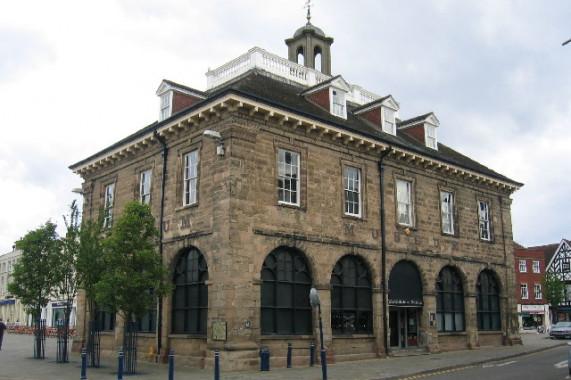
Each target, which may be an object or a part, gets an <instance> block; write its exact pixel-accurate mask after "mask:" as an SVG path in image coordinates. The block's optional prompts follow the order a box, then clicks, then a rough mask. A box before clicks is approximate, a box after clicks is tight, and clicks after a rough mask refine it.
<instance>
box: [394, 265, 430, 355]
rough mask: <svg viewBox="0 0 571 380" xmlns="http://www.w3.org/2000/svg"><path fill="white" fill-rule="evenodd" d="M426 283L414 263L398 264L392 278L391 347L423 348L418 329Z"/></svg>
mask: <svg viewBox="0 0 571 380" xmlns="http://www.w3.org/2000/svg"><path fill="white" fill-rule="evenodd" d="M422 305H423V299H422V280H421V278H420V274H419V272H418V269H417V268H416V266H415V265H414V264H413V263H412V262H411V261H406V260H402V261H399V262H398V263H396V264H395V266H394V267H393V269H392V270H391V273H390V276H389V328H390V335H389V339H390V346H391V347H399V348H406V347H411V346H412V347H414V346H418V345H419V339H418V338H419V337H418V326H419V325H420V318H421V316H422Z"/></svg>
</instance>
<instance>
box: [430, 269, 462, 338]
mask: <svg viewBox="0 0 571 380" xmlns="http://www.w3.org/2000/svg"><path fill="white" fill-rule="evenodd" d="M464 320H465V318H464V287H463V286H462V279H461V278H460V275H459V274H458V270H457V269H455V268H453V267H451V266H445V267H444V268H442V270H441V271H440V273H438V277H437V278H436V325H437V327H438V331H441V332H450V331H464V330H465V327H464Z"/></svg>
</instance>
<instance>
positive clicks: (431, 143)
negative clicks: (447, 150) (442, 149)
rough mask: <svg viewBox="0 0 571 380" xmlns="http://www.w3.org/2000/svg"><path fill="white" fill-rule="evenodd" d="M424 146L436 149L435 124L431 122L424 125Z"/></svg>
mask: <svg viewBox="0 0 571 380" xmlns="http://www.w3.org/2000/svg"><path fill="white" fill-rule="evenodd" d="M424 134H425V140H426V141H425V143H426V146H427V147H429V148H432V149H438V140H437V139H436V126H434V125H432V124H425V125H424Z"/></svg>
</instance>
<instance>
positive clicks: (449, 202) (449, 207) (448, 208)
mask: <svg viewBox="0 0 571 380" xmlns="http://www.w3.org/2000/svg"><path fill="white" fill-rule="evenodd" d="M440 210H441V215H442V232H443V233H445V234H448V235H454V194H452V193H451V192H449V191H441V192H440Z"/></svg>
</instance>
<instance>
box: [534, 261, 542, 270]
mask: <svg viewBox="0 0 571 380" xmlns="http://www.w3.org/2000/svg"><path fill="white" fill-rule="evenodd" d="M532 266H533V273H539V272H540V271H541V270H540V267H539V261H534V262H533V264H532Z"/></svg>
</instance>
